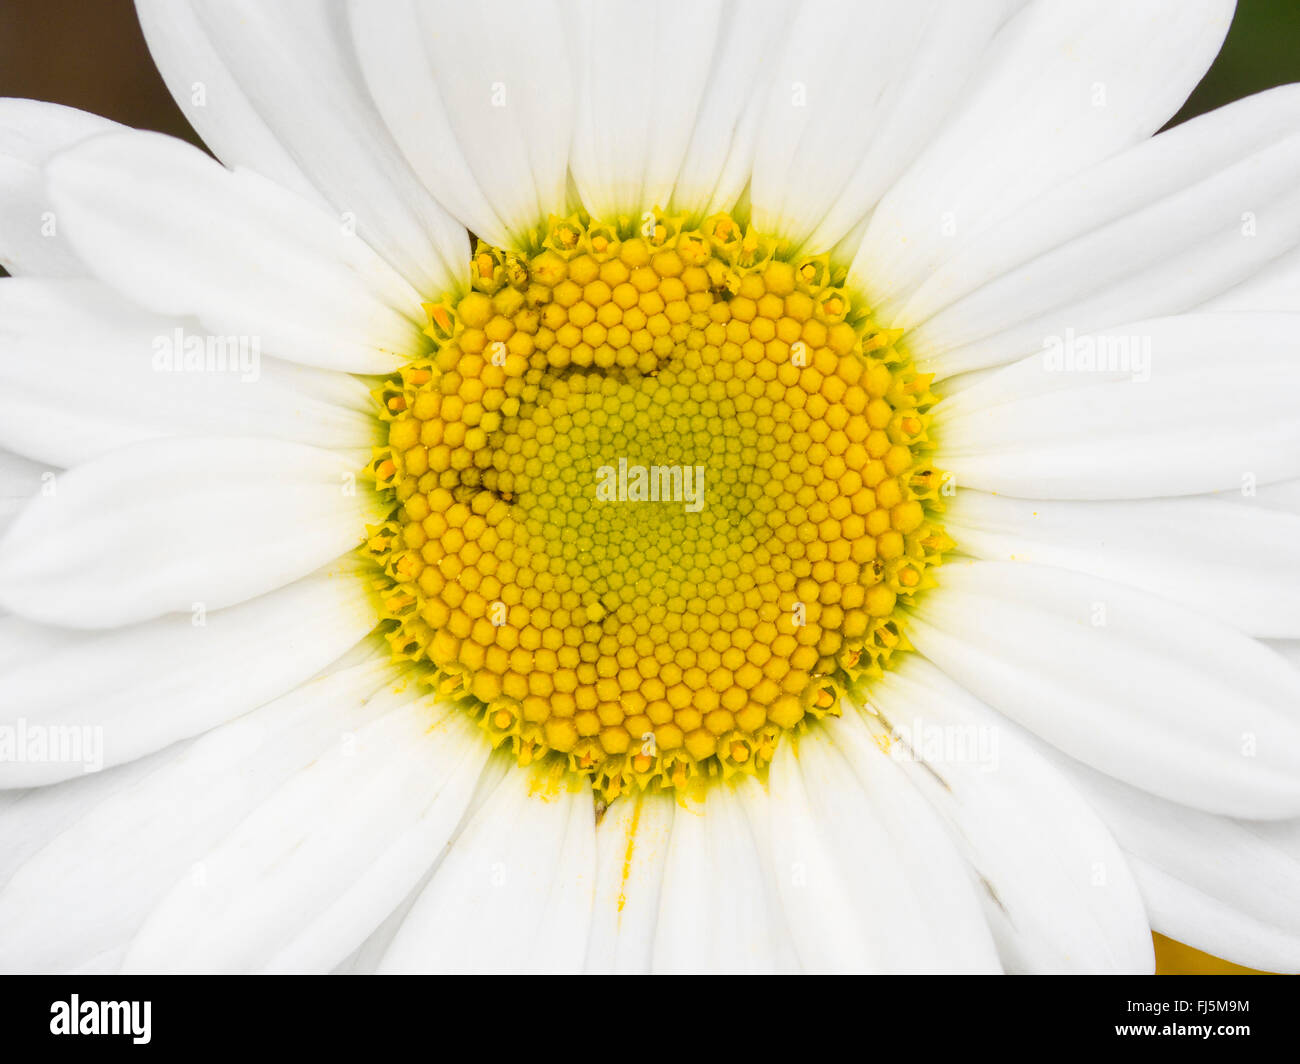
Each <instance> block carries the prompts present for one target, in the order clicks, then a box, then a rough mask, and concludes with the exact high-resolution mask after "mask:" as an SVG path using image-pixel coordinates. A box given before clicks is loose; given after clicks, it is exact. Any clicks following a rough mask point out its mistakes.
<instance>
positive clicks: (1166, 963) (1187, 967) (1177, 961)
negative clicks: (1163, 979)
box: [1152, 933, 1269, 975]
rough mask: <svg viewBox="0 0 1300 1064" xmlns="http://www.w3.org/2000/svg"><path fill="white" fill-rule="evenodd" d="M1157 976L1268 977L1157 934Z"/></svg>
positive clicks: (1155, 936)
mask: <svg viewBox="0 0 1300 1064" xmlns="http://www.w3.org/2000/svg"><path fill="white" fill-rule="evenodd" d="M1152 937H1153V938H1154V939H1155V944H1156V975H1267V974H1269V973H1267V972H1260V971H1257V970H1256V969H1254V968H1243V967H1242V966H1241V965H1239V964H1233V963H1232V962H1231V961H1225V960H1222V959H1221V958H1219V957H1214V956H1211V955H1210V954H1208V953H1202V952H1201V951H1200V950H1198V949H1193V948H1192V947H1191V946H1188V945H1185V944H1184V943H1182V942H1176V941H1175V940H1174V939H1172V938H1166V937H1165V936H1164V935H1161V934H1158V933H1157V934H1155V935H1153V936H1152Z"/></svg>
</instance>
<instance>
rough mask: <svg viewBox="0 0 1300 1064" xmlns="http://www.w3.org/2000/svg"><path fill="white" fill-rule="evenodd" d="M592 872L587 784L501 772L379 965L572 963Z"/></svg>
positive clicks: (539, 769) (540, 770) (554, 968)
mask: <svg viewBox="0 0 1300 1064" xmlns="http://www.w3.org/2000/svg"><path fill="white" fill-rule="evenodd" d="M595 878H596V822H595V807H594V805H593V803H592V799H591V789H590V788H589V787H588V786H587V785H586V783H585V781H584V783H583V785H582V787H581V788H577V787H573V788H572V789H569V788H568V784H567V783H566V782H565V781H564V780H561V781H558V782H557V781H555V779H554V775H553V773H551V772H550V771H549V770H548V769H547V767H546V766H545V765H537V766H534V767H533V768H531V769H514V770H513V771H510V772H507V773H506V775H505V776H504V778H503V779H502V780H501V782H500V784H498V786H497V787H496V789H495V790H493V792H492V793H491V795H490V796H489V797H488V799H487V801H486V802H485V803H484V804H483V805H482V806H481V807H480V808H479V810H478V812H477V813H474V814H472V816H471V819H470V821H469V824H468V826H467V827H466V828H465V831H464V833H463V834H462V835H461V836H460V837H459V838H458V839H457V840H456V841H455V843H453V845H452V849H451V852H450V853H449V854H448V855H447V857H446V858H445V859H444V860H443V862H442V864H441V865H440V866H439V868H438V870H437V872H436V873H434V877H433V880H432V882H430V884H429V886H428V887H426V888H425V891H424V893H423V894H421V895H420V898H419V900H418V901H417V902H416V903H415V905H414V907H413V908H412V909H411V912H410V915H409V916H407V918H406V921H405V923H403V924H402V928H401V930H400V931H399V932H398V933H397V936H396V938H395V939H394V940H393V944H392V946H390V947H389V950H388V952H387V953H386V954H385V955H384V960H383V963H382V965H381V968H380V970H381V971H384V972H406V973H410V972H511V973H514V972H556V973H561V972H577V971H580V970H581V968H582V961H583V957H584V956H585V955H586V951H587V935H588V930H589V926H590V924H591V911H592V897H593V893H594V887H595Z"/></svg>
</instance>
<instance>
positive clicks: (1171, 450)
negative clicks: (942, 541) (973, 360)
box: [936, 313, 1300, 499]
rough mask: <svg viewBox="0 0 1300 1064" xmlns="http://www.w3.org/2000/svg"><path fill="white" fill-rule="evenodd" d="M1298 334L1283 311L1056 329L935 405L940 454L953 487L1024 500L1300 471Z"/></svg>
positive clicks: (1204, 487) (1131, 494) (1125, 494)
mask: <svg viewBox="0 0 1300 1064" xmlns="http://www.w3.org/2000/svg"><path fill="white" fill-rule="evenodd" d="M1058 339H1060V338H1058ZM1297 342H1300V315H1293V314H1226V313H1225V314H1188V315H1183V316H1181V317H1176V318H1160V319H1157V320H1154V321H1145V322H1135V323H1133V324H1131V325H1123V326H1121V327H1119V328H1118V329H1117V330H1115V332H1114V333H1112V334H1102V335H1098V336H1089V337H1066V338H1065V339H1064V340H1062V342H1061V343H1060V344H1059V345H1057V346H1055V347H1053V348H1049V349H1048V350H1045V351H1044V352H1042V353H1041V354H1037V355H1030V356H1029V357H1028V358H1025V359H1022V360H1021V361H1020V362H1016V363H1014V364H1013V365H1010V366H1007V367H1006V368H1005V369H1003V370H1001V371H1000V372H998V373H995V374H992V375H991V376H989V377H988V378H986V379H984V380H982V381H980V382H979V383H977V384H975V385H972V386H971V387H969V388H967V389H965V390H963V391H961V392H959V393H958V394H957V395H954V396H952V397H951V398H950V399H948V400H947V401H945V402H944V403H942V404H940V406H939V407H938V408H937V411H938V412H937V413H936V422H938V421H940V419H941V420H942V425H941V428H940V431H941V441H940V443H941V454H940V457H939V459H938V461H939V462H940V464H941V465H942V467H943V468H944V469H946V470H949V471H951V473H952V475H953V476H954V477H955V478H956V482H957V483H958V484H960V485H965V486H967V487H974V488H979V489H981V490H982V491H995V492H1000V493H1003V494H1007V495H1016V496H1020V497H1022V498H1048V499H1051V498H1056V499H1062V498H1070V499H1108V498H1109V499H1140V498H1150V497H1152V496H1163V495H1195V494H1200V493H1204V492H1211V491H1219V490H1222V489H1225V488H1236V487H1239V486H1240V484H1241V483H1242V479H1243V476H1244V475H1247V474H1249V475H1250V476H1251V477H1252V478H1253V480H1254V481H1256V482H1258V483H1267V482H1269V481H1272V480H1283V479H1288V478H1291V477H1295V476H1300V419H1298V418H1296V416H1295V408H1296V403H1297V400H1300V360H1297V359H1296V357H1295V348H1296V344H1297ZM1089 351H1092V352H1094V358H1095V362H1092V363H1090V362H1089V361H1087V358H1088V352H1089ZM1092 365H1096V366H1103V367H1107V368H1105V369H1104V370H1101V369H1095V368H1090V366H1092ZM1110 367H1115V368H1113V369H1112V368H1110Z"/></svg>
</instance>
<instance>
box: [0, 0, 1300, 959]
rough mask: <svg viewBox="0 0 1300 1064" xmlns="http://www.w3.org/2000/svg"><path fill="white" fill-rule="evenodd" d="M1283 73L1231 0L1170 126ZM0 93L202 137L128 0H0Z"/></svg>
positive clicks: (1256, 21)
mask: <svg viewBox="0 0 1300 1064" xmlns="http://www.w3.org/2000/svg"><path fill="white" fill-rule="evenodd" d="M268 2H270V0H268ZM466 2H467V3H469V2H473V0H466ZM1077 2H1081V3H1083V2H1086V0H1077ZM1291 81H1300V0H1238V3H1237V15H1236V18H1235V19H1234V20H1233V24H1232V28H1231V30H1230V31H1229V32H1228V38H1227V40H1226V42H1225V43H1224V46H1223V50H1222V52H1220V54H1219V57H1218V59H1217V60H1216V61H1215V63H1214V65H1213V66H1212V67H1211V68H1210V70H1209V72H1208V73H1207V74H1206V75H1205V78H1204V79H1203V80H1202V81H1201V83H1200V85H1199V86H1197V88H1196V90H1195V91H1194V92H1193V93H1192V95H1191V97H1190V98H1189V99H1188V101H1187V103H1186V104H1185V105H1184V106H1183V109H1182V110H1181V111H1179V112H1178V114H1177V115H1175V116H1174V118H1173V119H1172V120H1171V121H1170V123H1169V124H1170V125H1177V124H1178V123H1179V122H1183V121H1186V120H1187V119H1188V118H1191V117H1193V116H1195V115H1198V114H1201V113H1202V112H1204V111H1212V110H1214V108H1216V107H1221V106H1223V105H1224V104H1225V103H1229V102H1230V101H1232V100H1236V99H1239V98H1240V97H1242V96H1249V95H1251V94H1252V93H1256V92H1260V91H1261V90H1263V89H1268V88H1272V87H1273V86H1274V85H1283V84H1286V83H1287V82H1291ZM0 96H27V97H31V98H33V99H39V100H53V101H54V102H56V103H62V104H67V105H69V106H71V107H79V108H82V109H83V110H87V111H94V112H96V113H97V114H102V115H105V116H107V117H109V118H112V119H115V120H117V121H118V122H123V123H125V124H127V125H130V126H137V127H139V128H143V129H156V130H160V131H161V132H164V133H170V134H172V135H174V136H178V137H183V138H184V139H186V140H188V141H190V142H191V143H194V144H200V141H199V139H198V137H197V136H196V135H195V133H194V131H193V130H192V129H191V128H190V126H189V123H188V122H187V121H186V120H185V116H184V115H182V114H181V112H180V109H179V108H178V107H177V106H176V104H175V103H174V102H173V101H172V98H171V96H170V95H169V94H168V93H167V90H166V88H165V87H164V85H163V82H162V79H161V78H160V77H159V76H158V73H157V71H156V70H155V69H154V67H153V64H152V62H150V59H149V52H148V49H147V48H146V47H145V43H144V38H143V36H142V35H141V33H140V27H139V26H138V24H137V23H136V19H135V9H134V6H133V5H132V3H131V0H0ZM2 274H3V271H0V275H2ZM1156 946H1157V956H1158V958H1159V970H1160V971H1161V972H1163V973H1167V974H1182V973H1201V972H1241V971H1244V969H1241V968H1237V967H1235V966H1234V965H1230V964H1227V963H1226V962H1223V961H1219V960H1216V959H1215V958H1212V957H1207V956H1206V955H1205V954H1202V953H1197V952H1196V951H1195V950H1192V949H1189V948H1188V947H1186V946H1182V945H1180V944H1178V943H1174V942H1170V941H1169V940H1168V939H1164V938H1161V937H1160V936H1156Z"/></svg>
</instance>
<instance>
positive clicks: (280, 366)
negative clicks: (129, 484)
mask: <svg viewBox="0 0 1300 1064" xmlns="http://www.w3.org/2000/svg"><path fill="white" fill-rule="evenodd" d="M177 435H180V436H193V435H198V436H208V435H222V436H244V435H247V436H269V437H273V438H275V439H282V440H292V441H296V442H298V443H307V444H311V445H312V446H315V447H337V448H369V447H372V446H374V445H375V444H377V443H378V442H380V441H379V435H380V433H379V422H378V420H377V419H376V417H375V416H374V413H373V410H372V408H371V403H370V397H369V395H368V393H367V389H366V386H365V385H364V384H362V383H361V382H360V381H359V380H357V379H356V378H354V377H350V376H347V375H345V374H342V373H335V372H333V371H329V370H316V369H312V368H310V367H307V366H299V365H295V364H294V363H291V362H284V361H281V360H280V359H278V358H270V357H265V358H264V357H262V355H261V352H260V351H259V350H258V345H257V344H255V343H251V344H250V343H248V342H244V343H242V344H241V343H240V342H239V338H237V337H220V336H217V337H214V336H211V335H210V334H207V333H205V332H203V331H202V330H201V329H200V327H199V325H198V323H197V322H196V321H194V320H193V319H181V318H165V317H159V316H158V315H155V314H149V313H147V312H145V311H141V310H138V309H136V308H135V307H133V306H130V305H129V304H127V303H125V302H124V301H123V300H122V298H121V297H120V296H118V295H117V293H115V292H113V291H112V290H111V289H109V288H107V287H106V286H104V285H103V284H101V283H100V282H98V281H82V280H39V279H35V278H32V279H17V278H15V279H9V280H4V281H0V446H5V447H11V448H12V449H14V450H15V451H19V452H21V453H23V454H26V455H28V456H30V457H32V458H35V459H38V460H41V461H44V462H47V463H55V464H57V465H62V466H71V465H76V464H78V463H80V462H85V461H87V460H89V459H91V458H94V457H96V456H97V455H100V454H103V453H104V452H105V451H109V450H112V449H113V448H115V447H121V446H123V445H125V444H128V443H135V442H137V441H139V440H146V439H155V438H157V437H159V436H177Z"/></svg>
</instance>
